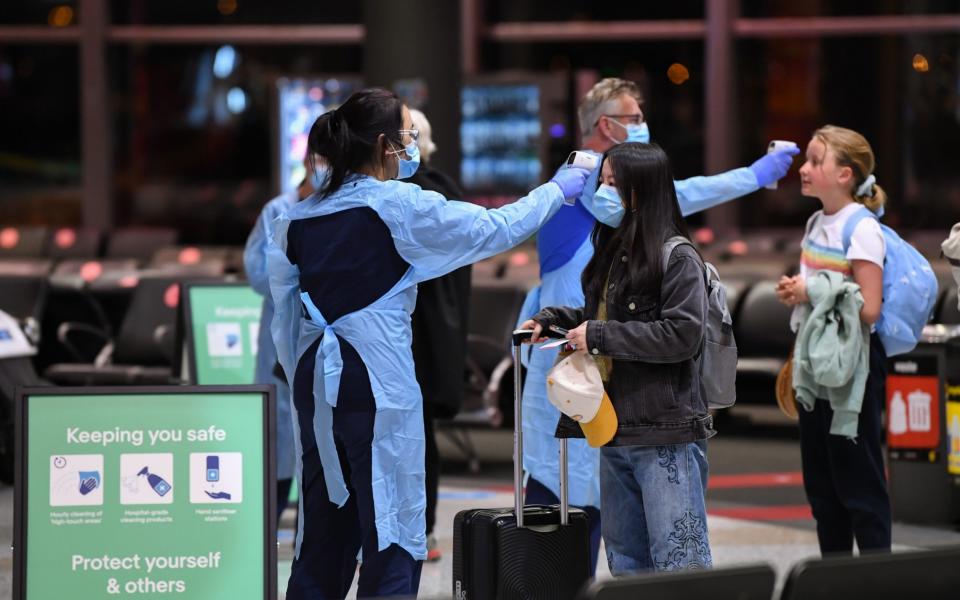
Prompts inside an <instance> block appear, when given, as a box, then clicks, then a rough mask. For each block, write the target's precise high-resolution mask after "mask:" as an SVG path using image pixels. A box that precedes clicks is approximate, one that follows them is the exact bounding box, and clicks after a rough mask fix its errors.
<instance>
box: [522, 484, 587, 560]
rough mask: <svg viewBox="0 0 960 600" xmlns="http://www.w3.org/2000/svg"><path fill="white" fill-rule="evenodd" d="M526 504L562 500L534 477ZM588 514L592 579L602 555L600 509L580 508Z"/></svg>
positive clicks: (549, 502)
mask: <svg viewBox="0 0 960 600" xmlns="http://www.w3.org/2000/svg"><path fill="white" fill-rule="evenodd" d="M524 503H525V504H547V505H550V504H560V499H559V498H557V497H556V496H554V495H553V492H551V491H550V490H549V489H548V488H547V486H545V485H543V484H542V483H540V482H539V481H537V480H536V479H534V478H533V477H528V478H527V494H526V496H525V498H524ZM576 508H579V509H581V510H582V511H583V512H585V513H587V518H588V519H589V520H590V577H594V576H596V574H597V556H598V555H599V554H600V509H599V508H596V507H593V506H578V507H576Z"/></svg>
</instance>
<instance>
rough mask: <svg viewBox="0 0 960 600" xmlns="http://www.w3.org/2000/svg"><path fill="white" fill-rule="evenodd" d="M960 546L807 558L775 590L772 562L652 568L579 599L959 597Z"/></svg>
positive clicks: (594, 588) (608, 583)
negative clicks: (677, 569)
mask: <svg viewBox="0 0 960 600" xmlns="http://www.w3.org/2000/svg"><path fill="white" fill-rule="evenodd" d="M958 561H960V547H956V546H954V547H946V548H939V549H935V550H925V551H919V552H898V553H894V554H867V555H862V556H857V557H845V558H827V559H806V560H803V561H801V562H800V563H798V564H796V565H794V567H793V568H792V569H791V571H790V574H789V575H788V576H787V579H786V581H785V583H784V585H783V589H782V591H781V592H780V593H779V594H777V593H776V592H775V584H776V574H775V573H774V571H773V569H771V568H770V567H769V566H768V565H756V566H740V567H731V568H720V569H713V570H700V571H681V572H673V573H652V574H648V575H638V576H634V577H625V578H619V579H615V580H612V581H602V582H598V583H594V584H592V585H590V586H588V587H587V588H586V589H585V590H583V591H582V592H581V593H580V595H579V596H578V600H633V599H634V598H658V599H664V600H668V599H669V600H672V599H680V598H710V599H711V600H771V599H772V598H779V599H780V600H817V599H820V598H843V599H844V600H900V599H902V598H956V597H957V590H960V571H958V570H957V568H956V565H957V564H958Z"/></svg>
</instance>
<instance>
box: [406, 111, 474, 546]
mask: <svg viewBox="0 0 960 600" xmlns="http://www.w3.org/2000/svg"><path fill="white" fill-rule="evenodd" d="M410 118H411V119H412V120H413V128H414V129H416V130H417V131H419V132H420V137H419V138H417V147H418V148H419V149H420V168H418V169H417V172H416V173H414V175H413V177H411V178H410V179H408V180H407V181H409V182H410V183H413V184H415V185H419V186H420V187H421V188H423V189H425V190H430V191H433V192H437V193H439V194H440V195H442V196H444V197H445V198H462V197H463V192H461V191H460V188H459V187H457V184H456V183H454V181H453V180H452V179H451V178H450V177H448V176H447V175H445V174H444V173H441V172H440V171H438V170H436V169H434V168H433V167H431V166H430V157H431V156H432V155H433V153H434V152H436V150H437V146H436V144H434V143H433V139H432V128H431V127H430V122H429V121H428V120H427V117H426V116H425V115H424V114H423V113H422V112H420V111H419V110H417V109H415V108H411V109H410ZM470 271H471V269H470V265H467V266H465V267H460V268H459V269H457V270H456V271H453V272H452V273H448V274H446V275H444V276H442V277H437V278H436V279H430V280H427V281H423V282H421V283H420V284H418V285H417V307H416V309H414V311H413V317H412V319H413V364H414V366H415V367H416V370H417V382H418V383H419V384H420V392H421V394H422V395H423V435H424V441H425V442H426V456H425V459H426V465H425V466H426V480H427V512H426V519H427V561H428V562H432V561H436V560H440V557H441V555H440V548H439V547H438V545H437V539H436V537H435V536H434V535H433V529H434V525H436V522H437V493H438V487H439V484H440V454H439V452H438V451H437V439H436V434H435V431H434V424H433V420H434V418H441V419H449V418H452V417H454V416H455V415H456V414H457V413H458V412H459V411H460V405H461V404H462V403H463V370H464V365H465V363H466V357H467V328H468V325H469V317H470V311H469V303H470Z"/></svg>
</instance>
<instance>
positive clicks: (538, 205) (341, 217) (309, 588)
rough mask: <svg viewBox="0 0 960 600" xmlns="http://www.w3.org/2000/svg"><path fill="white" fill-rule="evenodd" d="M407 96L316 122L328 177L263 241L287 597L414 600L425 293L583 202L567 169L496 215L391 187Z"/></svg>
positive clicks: (370, 96)
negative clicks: (281, 406)
mask: <svg viewBox="0 0 960 600" xmlns="http://www.w3.org/2000/svg"><path fill="white" fill-rule="evenodd" d="M418 135H419V132H418V131H417V130H415V129H413V123H412V120H411V118H410V111H409V110H408V109H407V107H406V106H404V105H403V103H402V102H401V101H400V99H399V98H397V96H396V94H393V93H392V92H388V91H386V90H382V89H369V90H364V91H361V92H357V93H355V94H353V95H352V96H350V98H349V99H347V101H346V102H345V103H344V104H343V105H342V106H340V107H339V108H338V109H336V110H333V111H330V112H328V113H326V114H324V115H322V116H321V117H320V118H318V119H317V121H316V122H315V123H314V124H313V127H312V128H311V130H310V136H309V142H308V148H309V152H310V153H311V155H316V156H319V157H320V158H321V159H322V160H323V161H325V163H326V164H327V165H328V167H329V171H328V175H327V177H326V179H325V180H324V182H323V185H322V186H321V187H320V189H319V190H318V191H317V192H316V193H315V194H314V195H312V196H310V197H309V198H307V199H306V200H304V201H302V202H299V203H297V204H296V205H294V206H293V208H291V209H290V210H288V211H287V212H286V214H284V215H282V216H281V217H280V218H278V219H277V220H276V221H275V222H274V224H273V228H272V230H271V234H270V236H269V237H270V240H269V242H268V246H267V263H268V270H269V273H270V291H271V294H272V295H273V300H274V305H275V307H276V312H275V313H274V318H273V327H272V330H273V331H272V333H273V340H274V342H275V343H276V345H277V355H278V357H279V359H280V364H281V365H282V366H283V371H284V373H285V374H286V376H287V379H288V382H289V383H290V387H291V390H292V396H293V414H294V433H295V435H294V440H295V442H296V444H297V453H298V456H299V457H300V460H299V461H298V465H297V467H298V468H297V482H298V484H299V485H300V491H301V502H302V510H301V511H300V516H299V521H298V530H297V542H296V547H295V549H294V560H293V564H292V566H291V570H290V579H289V582H288V584H287V593H286V597H287V600H304V599H308V600H319V599H321V598H343V597H344V596H345V595H346V594H347V591H348V590H349V589H350V586H351V583H352V581H353V579H354V577H355V576H356V572H357V560H358V552H362V562H361V565H360V569H359V581H358V591H357V597H358V598H368V597H384V596H415V595H416V593H417V589H418V587H419V585H420V570H421V566H422V562H421V561H423V560H424V559H425V558H426V556H427V545H426V535H425V530H426V523H425V519H424V512H425V505H426V485H425V481H424V479H425V478H424V445H425V444H424V439H423V438H424V434H423V407H422V397H421V395H420V386H419V384H418V383H417V379H416V373H415V368H414V365H413V352H412V330H411V329H412V328H411V325H410V315H411V313H412V312H413V309H414V306H415V302H416V294H417V284H418V283H419V282H421V281H426V280H428V279H434V278H436V277H439V276H441V275H445V274H447V273H450V272H452V271H455V270H456V269H458V268H460V267H462V266H464V265H468V264H470V263H473V262H475V261H477V260H482V259H484V258H488V257H490V256H493V255H495V254H498V253H500V252H503V251H505V250H508V249H510V248H512V247H514V246H516V245H517V244H519V243H521V242H522V241H523V240H525V239H527V238H528V237H530V236H531V235H533V234H534V233H535V232H536V231H537V229H539V228H540V227H541V226H542V225H543V223H545V222H546V221H547V219H549V218H550V217H551V216H552V215H553V214H554V213H556V211H557V210H559V208H560V205H561V204H563V202H564V200H565V199H567V198H574V197H576V196H578V195H579V194H580V192H581V191H583V184H584V182H585V181H586V178H587V176H588V175H589V173H588V172H587V171H586V170H585V169H579V168H570V169H564V170H563V171H561V172H560V173H557V174H556V175H554V177H553V179H551V181H549V182H547V183H545V184H543V185H541V186H539V187H537V188H536V189H534V190H532V191H531V192H530V194H528V195H527V196H526V197H524V198H521V199H519V200H517V201H516V202H514V203H512V204H509V205H507V206H504V207H502V208H498V209H495V210H486V209H483V208H481V207H479V206H476V205H473V204H469V203H466V202H448V201H447V200H446V199H445V198H444V197H443V196H441V195H440V194H438V193H436V192H430V191H425V190H423V189H421V188H420V187H419V186H416V185H411V184H409V183H406V182H402V181H396V180H397V179H406V178H408V177H410V176H411V175H413V174H414V173H415V172H416V170H417V167H418V165H419V156H420V152H419V148H418V147H417V143H416V141H417V137H418Z"/></svg>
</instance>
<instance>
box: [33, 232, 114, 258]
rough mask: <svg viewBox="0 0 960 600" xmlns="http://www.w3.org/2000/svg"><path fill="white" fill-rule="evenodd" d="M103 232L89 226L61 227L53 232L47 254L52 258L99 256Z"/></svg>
mask: <svg viewBox="0 0 960 600" xmlns="http://www.w3.org/2000/svg"><path fill="white" fill-rule="evenodd" d="M102 240H103V234H102V233H101V232H100V230H98V229H93V228H89V227H83V228H74V227H61V228H59V229H57V230H55V231H54V232H53V235H52V236H51V238H50V248H49V250H48V252H47V256H49V257H50V258H52V259H54V260H63V259H70V258H96V257H97V256H100V242H101V241H102Z"/></svg>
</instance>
